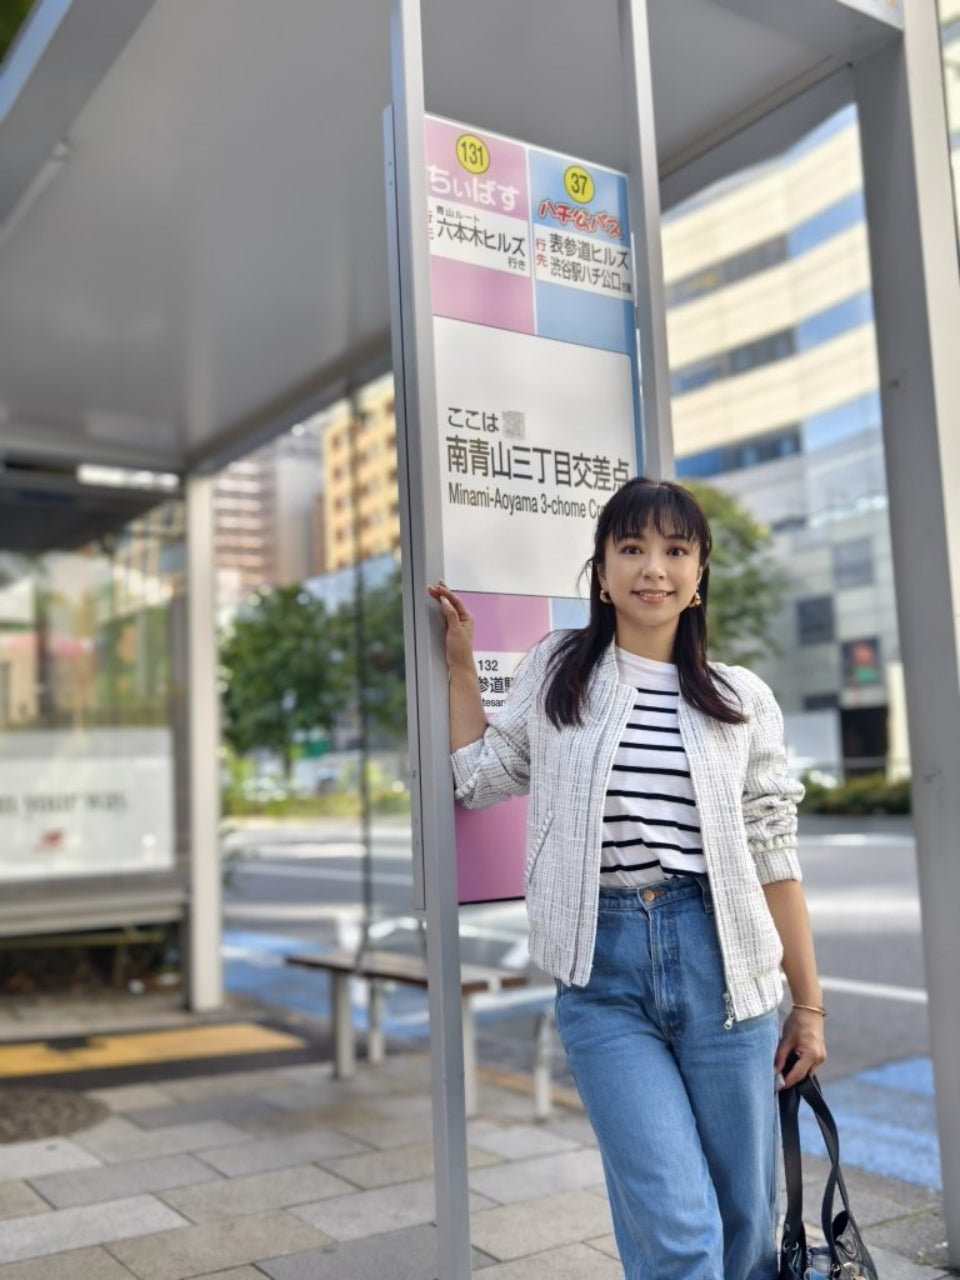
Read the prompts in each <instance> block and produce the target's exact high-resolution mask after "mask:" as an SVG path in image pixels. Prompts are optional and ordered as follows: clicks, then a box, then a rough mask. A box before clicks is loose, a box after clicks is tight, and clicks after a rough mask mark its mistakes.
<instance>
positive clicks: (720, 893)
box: [430, 477, 826, 1280]
mask: <svg viewBox="0 0 960 1280" xmlns="http://www.w3.org/2000/svg"><path fill="white" fill-rule="evenodd" d="M710 549H711V539H710V530H709V527H708V525H707V521H706V518H705V516H704V514H703V511H702V510H701V508H700V507H699V505H698V504H697V502H696V501H695V499H694V498H693V496H692V495H691V494H690V493H688V492H687V491H686V490H685V489H683V488H682V487H681V486H679V485H676V484H671V483H667V482H661V483H656V482H653V481H650V480H647V479H644V478H642V477H641V478H638V479H635V480H631V481H629V482H628V483H627V484H625V485H624V486H623V487H622V488H621V489H619V490H618V491H617V492H616V493H615V494H614V495H613V497H612V498H611V499H610V500H609V502H608V503H607V505H606V506H605V507H604V509H603V511H602V512H601V514H600V517H599V520H598V522H597V530H596V538H595V544H594V553H593V557H592V559H591V561H590V562H589V566H588V568H589V574H590V619H589V622H588V623H587V625H586V626H585V627H584V628H582V629H581V630H579V631H569V632H563V633H554V634H553V635H550V636H548V637H547V638H546V639H545V640H543V641H541V642H540V643H539V644H538V645H536V646H535V647H534V648H533V650H531V652H530V653H529V654H528V655H527V657H526V658H525V660H524V662H523V664H521V667H520V669H519V671H518V673H517V675H516V678H515V680H514V684H513V687H512V691H511V697H510V699H509V700H508V702H507V705H506V706H505V707H504V708H503V709H502V711H501V712H499V714H498V715H497V716H496V717H495V718H494V719H493V720H492V721H491V722H490V724H489V725H488V724H487V721H486V716H485V714H484V711H483V707H482V704H481V699H480V687H479V681H478V677H477V672H476V667H475V664H474V660H473V652H472V635H473V622H472V619H471V617H470V614H469V613H468V611H467V610H466V609H465V608H464V606H463V604H462V602H461V601H460V600H458V598H457V597H456V596H455V595H453V593H452V592H451V591H450V590H449V589H448V588H447V587H446V586H445V584H443V583H442V582H441V583H437V584H436V586H434V587H431V588H430V594H431V595H432V596H433V598H434V599H436V600H437V601H438V602H439V604H440V608H441V610H442V612H443V617H444V621H445V623H446V653H447V663H448V667H449V674H450V735H451V751H452V752H453V770H454V778H455V784H456V795H457V798H458V799H459V800H460V801H461V802H462V803H463V804H465V805H468V806H471V807H478V808H479V807H483V806H485V805H490V804H493V803H495V802H496V801H498V800H502V799H505V798H506V797H508V796H512V795H519V794H522V793H524V792H527V791H529V794H530V803H529V811H528V831H527V850H526V899H527V911H528V915H529V919H530V954H531V957H532V958H533V960H534V961H535V963H537V964H538V965H539V966H540V967H541V968H543V969H544V970H546V972H548V973H549V974H551V975H552V976H553V977H554V978H555V979H556V982H557V1001H556V1014H557V1028H558V1032H559V1035H560V1039H561V1041H562V1043H563V1046H564V1050H565V1052H566V1055H567V1061H568V1063H569V1065H570V1070H571V1072H572V1074H573V1076H574V1079H575V1080H576V1082H577V1087H578V1089H579V1091H580V1096H581V1098H582V1099H583V1104H584V1107H585V1109H586V1112H587V1115H588V1117H589V1119H590V1122H591V1125H592V1126H593V1129H594V1132H595V1133H596V1136H597V1142H598V1145H599V1148H600V1153H601V1156H602V1158H603V1165H604V1171H605V1176H606V1183H607V1191H608V1194H609V1199H610V1206H611V1212H612V1216H613V1224H614V1231H615V1234H616V1240H617V1247H618V1250H619V1252H620V1257H621V1260H622V1262H623V1267H624V1272H625V1275H626V1277H627V1280H774V1277H775V1276H776V1270H777V1261H776V1245H775V1228H776V1222H775V1218H776V1188H777V1172H776V1170H777V1151H778V1142H777V1122H776V1107H775V1096H774V1095H775V1087H774V1086H775V1073H776V1072H783V1071H784V1069H785V1068H787V1064H788V1059H790V1058H791V1056H792V1055H793V1056H795V1059H796V1061H795V1062H793V1063H791V1065H790V1066H789V1068H788V1069H787V1070H786V1073H785V1076H784V1082H785V1083H786V1084H793V1083H794V1082H795V1081H796V1080H798V1079H800V1078H802V1077H803V1076H804V1075H806V1074H807V1072H809V1071H811V1070H813V1069H814V1068H816V1067H817V1066H819V1065H820V1063H821V1062H823V1060H824V1058H825V1056H826V1054H825V1049H824V1041H823V1017H824V1013H825V1011H824V1008H823V1005H822V993H821V990H820V985H819V982H818V980H817V973H816V964H815V960H814V953H813V943H812V939H811V933H810V925H809V919H808V916H807V911H806V906H805V903H804V898H803V894H802V891H801V888H800V883H799V881H800V869H799V866H798V864H797V860H796V804H797V801H798V800H799V799H800V797H801V796H802V794H803V793H802V788H801V787H800V786H799V785H798V784H797V783H795V782H794V781H793V780H792V779H791V778H790V775H789V774H788V772H787V769H786V757H785V753H784V748H783V722H782V718H781V715H780V711H779V709H778V707H777V705H776V702H775V701H774V698H773V695H772V693H771V692H770V690H769V688H768V687H767V686H766V685H765V684H764V683H763V682H762V681H761V680H760V679H759V678H758V677H757V676H755V675H753V674H751V673H750V672H748V671H746V670H744V669H743V668H742V667H726V666H722V665H721V664H709V663H708V662H707V659H706V623H705V618H704V614H705V602H706V599H707V585H708V579H709V556H710ZM781 964H782V969H783V971H784V973H785V974H786V978H787V982H788V985H789V988H790V993H791V996H792V1001H793V1005H792V1008H791V1010H790V1011H789V1013H788V1014H787V1016H786V1019H785V1021H784V1024H783V1028H782V1030H779V1028H778V1014H777V1006H778V1004H779V1001H780V997H781V991H782V978H781Z"/></svg>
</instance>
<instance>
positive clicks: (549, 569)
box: [434, 317, 634, 596]
mask: <svg viewBox="0 0 960 1280" xmlns="http://www.w3.org/2000/svg"><path fill="white" fill-rule="evenodd" d="M434 339H435V343H436V353H437V390H438V407H439V412H440V423H441V430H442V436H441V450H442V475H443V545H444V563H445V569H446V577H447V580H448V581H449V582H452V583H455V584H456V586H457V589H458V590H462V591H483V592H501V593H504V594H507V595H538V596H573V595H575V594H576V585H577V584H576V570H575V567H574V566H577V565H580V564H582V563H583V561H584V560H585V559H586V557H587V556H588V554H589V552H590V547H591V545H592V539H593V528H594V525H595V524H596V518H597V515H598V513H599V511H600V510H601V508H602V507H603V505H604V503H605V502H606V501H607V499H608V498H609V497H610V495H611V494H612V493H613V491H614V490H615V489H617V488H618V487H619V486H620V485H621V484H623V482H624V481H625V480H628V479H629V478H630V476H631V475H632V474H633V472H634V461H633V458H632V457H631V456H624V455H625V453H626V452H627V451H626V450H625V448H624V443H625V432H624V426H623V424H624V423H625V422H627V423H629V422H630V421H632V417H633V373H632V366H631V362H630V359H629V357H628V356H625V355H622V354H621V353H619V352H614V351H602V350H600V349H598V348H595V347H578V346H574V345H573V344H571V343H561V342H551V341H545V340H544V339H542V338H538V337H534V336H531V335H529V334H523V333H512V332H509V331H508V330H504V329H492V328H486V327H482V326H480V325H472V324H465V323H464V322H462V321H459V320H447V319H444V318H442V317H436V318H435V320H434ZM492 374H493V375H494V376H491V375H492Z"/></svg>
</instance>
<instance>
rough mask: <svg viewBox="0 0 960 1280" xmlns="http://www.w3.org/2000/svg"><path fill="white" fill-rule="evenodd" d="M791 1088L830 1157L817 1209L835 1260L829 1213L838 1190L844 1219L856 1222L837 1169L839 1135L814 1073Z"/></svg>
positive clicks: (834, 1220) (837, 1258)
mask: <svg viewBox="0 0 960 1280" xmlns="http://www.w3.org/2000/svg"><path fill="white" fill-rule="evenodd" d="M795 1088H796V1089H797V1091H798V1093H799V1095H800V1097H802V1098H803V1100H804V1102H805V1103H806V1104H807V1106H808V1107H809V1108H810V1110H811V1111H812V1112H813V1114H814V1116H815V1118H816V1121H817V1124H818V1125H819V1127H820V1133H821V1135H822V1136H823V1142H824V1146H825V1147H826V1149H827V1156H828V1157H829V1159H830V1172H829V1174H828V1175H827V1183H826V1186H825V1188H824V1192H823V1204H822V1205H821V1208H820V1225H821V1227H822V1228H823V1236H824V1239H825V1240H826V1242H827V1247H828V1248H829V1250H830V1260H831V1262H836V1263H839V1262H842V1261H843V1259H842V1258H841V1257H840V1254H839V1252H838V1250H837V1241H836V1235H837V1223H838V1222H839V1217H838V1218H834V1215H833V1202H834V1197H835V1195H836V1192H837V1191H838V1190H839V1192H840V1200H841V1202H842V1204H843V1208H844V1211H845V1213H846V1217H847V1220H849V1221H850V1222H853V1223H854V1226H856V1222H855V1220H854V1217H853V1213H852V1212H851V1210H850V1200H849V1197H848V1196H847V1188H846V1184H845V1183H844V1180H843V1172H842V1170H841V1168H840V1136H839V1134H838V1133H837V1124H836V1121H835V1120H834V1118H833V1114H832V1112H831V1111H830V1108H829V1107H828V1106H827V1102H826V1099H825V1098H824V1096H823V1091H822V1090H821V1088H820V1081H819V1080H818V1079H817V1077H816V1076H815V1075H812V1074H811V1075H809V1076H807V1077H806V1079H804V1080H801V1081H800V1082H799V1084H798V1085H796V1086H795ZM845 1226H846V1222H841V1223H840V1226H839V1230H840V1232H841V1233H842V1231H843V1229H844V1227H845Z"/></svg>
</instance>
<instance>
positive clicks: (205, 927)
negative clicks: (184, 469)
mask: <svg viewBox="0 0 960 1280" xmlns="http://www.w3.org/2000/svg"><path fill="white" fill-rule="evenodd" d="M186 504H187V619H188V621H187V637H188V638H187V688H188V690H189V696H188V699H187V702H188V705H189V721H188V724H189V728H188V743H189V745H188V752H189V757H190V760H189V778H190V928H189V990H188V1001H189V1005H190V1008H191V1009H196V1010H204V1009H218V1008H219V1007H220V1005H221V1004H222V1003H223V969H222V965H221V961H220V932H221V892H222V889H221V874H222V873H221V866H220V767H219V760H220V715H219V711H220V708H219V701H218V695H217V634H216V622H215V617H214V561H213V548H214V538H213V477H212V476H191V477H189V479H188V480H187V482H186Z"/></svg>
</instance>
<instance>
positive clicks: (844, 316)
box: [795, 289, 873, 351]
mask: <svg viewBox="0 0 960 1280" xmlns="http://www.w3.org/2000/svg"><path fill="white" fill-rule="evenodd" d="M872 323H873V299H872V297H871V295H870V291H869V289H864V290H863V291H862V292H861V293H855V294H853V296H852V297H850V298H844V299H843V301H842V302H837V303H835V304H834V306H832V307H827V308H826V310H824V311H818V312H817V313H816V315H812V316H808V317H807V318H806V319H805V320H801V321H800V323H799V324H798V325H797V328H796V338H795V341H796V347H797V350H798V351H809V350H810V348H811V347H818V346H820V344H821V343H823V342H832V341H833V339H834V338H839V337H840V335H841V334H842V333H848V332H849V331H850V330H851V329H858V328H859V327H860V325H862V324H872Z"/></svg>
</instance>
